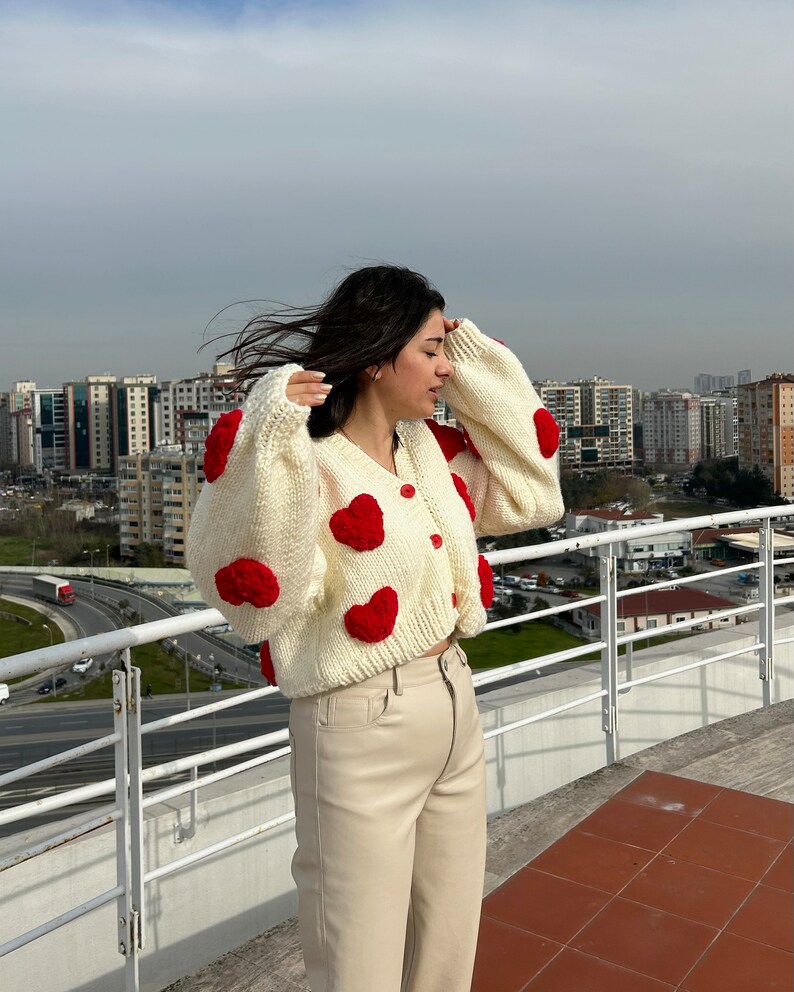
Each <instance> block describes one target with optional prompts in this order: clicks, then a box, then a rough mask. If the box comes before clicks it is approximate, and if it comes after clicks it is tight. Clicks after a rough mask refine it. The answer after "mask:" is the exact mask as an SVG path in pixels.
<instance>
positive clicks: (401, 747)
mask: <svg viewBox="0 0 794 992" xmlns="http://www.w3.org/2000/svg"><path fill="white" fill-rule="evenodd" d="M290 740H291V744H292V760H291V773H292V789H293V794H294V797H295V810H296V832H297V838H298V849H297V851H296V853H295V857H294V858H293V862H292V874H293V877H294V879H295V882H296V885H297V887H298V903H299V912H298V916H299V925H300V936H301V943H302V945H303V956H304V960H305V963H306V972H307V974H308V977H309V984H310V987H311V989H312V992H469V990H470V988H471V976H472V970H473V967H474V953H475V950H476V946H477V933H478V927H479V919H480V907H481V902H482V896H483V880H484V874H485V843H486V824H485V764H484V761H483V736H482V728H481V724H480V718H479V714H478V712H477V704H476V701H475V697H474V687H473V685H472V681H471V672H470V669H469V667H468V664H467V663H466V656H465V655H464V654H463V652H462V651H461V650H460V648H459V647H458V646H457V645H453V646H452V647H450V648H448V649H447V650H446V651H445V652H444V653H443V654H441V655H435V656H434V657H430V658H415V659H414V660H413V661H409V662H407V663H406V664H404V665H401V666H399V667H396V668H392V669H390V670H389V671H387V672H383V673H382V674H380V675H375V676H373V677H372V678H369V679H366V680H365V681H363V682H359V683H356V684H355V685H352V686H346V687H344V688H342V689H336V690H333V691H331V692H325V693H321V694H320V695H316V696H307V697H304V698H299V699H293V701H292V704H291V707H290Z"/></svg>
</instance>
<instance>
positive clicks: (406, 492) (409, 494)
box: [400, 482, 416, 499]
mask: <svg viewBox="0 0 794 992" xmlns="http://www.w3.org/2000/svg"><path fill="white" fill-rule="evenodd" d="M400 495H401V496H404V497H405V498H406V499H412V498H413V497H414V496H415V495H416V489H414V487H413V486H412V485H411V484H410V482H406V483H405V485H404V486H402V487H401V488H400Z"/></svg>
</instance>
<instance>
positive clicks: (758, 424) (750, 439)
mask: <svg viewBox="0 0 794 992" xmlns="http://www.w3.org/2000/svg"><path fill="white" fill-rule="evenodd" d="M738 414H739V452H738V453H739V468H744V469H752V468H753V467H755V466H756V465H757V466H758V467H759V468H760V469H761V471H762V472H763V473H764V474H765V475H766V476H767V478H768V479H769V480H770V482H771V483H772V485H773V487H774V490H775V492H776V493H779V494H780V495H781V496H786V497H789V498H790V497H794V373H791V372H787V373H774V374H772V375H769V376H767V378H766V379H761V380H759V381H758V382H751V383H749V384H748V385H743V386H740V387H739V389H738Z"/></svg>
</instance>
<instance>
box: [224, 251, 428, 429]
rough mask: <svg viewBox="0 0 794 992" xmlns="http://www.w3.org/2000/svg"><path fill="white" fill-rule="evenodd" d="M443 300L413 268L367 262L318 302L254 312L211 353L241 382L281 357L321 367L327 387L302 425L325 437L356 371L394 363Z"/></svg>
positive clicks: (346, 404)
mask: <svg viewBox="0 0 794 992" xmlns="http://www.w3.org/2000/svg"><path fill="white" fill-rule="evenodd" d="M444 307H445V302H444V297H443V296H442V295H441V294H440V293H439V292H438V290H437V289H436V288H435V286H433V285H432V283H430V282H429V280H427V279H426V278H425V277H424V276H422V275H420V274H419V273H418V272H413V271H412V270H411V269H407V268H405V267H403V266H400V265H371V266H367V267H365V268H362V269H358V270H357V271H355V272H351V273H350V275H348V276H346V277H345V278H344V279H343V280H342V282H340V283H339V285H338V286H337V287H336V289H334V290H333V292H332V293H331V294H330V296H328V298H327V299H326V300H324V301H323V302H322V303H320V304H319V306H316V307H306V308H298V307H282V308H280V309H278V310H273V311H271V312H269V313H264V314H261V315H259V316H257V317H254V318H253V319H252V320H250V321H249V322H248V323H247V324H246V325H245V327H244V328H243V329H242V330H241V331H240V332H239V333H238V334H237V335H236V339H235V342H234V344H233V345H232V347H231V348H229V349H227V350H226V351H224V352H221V354H219V355H218V356H217V358H218V359H224V358H227V359H231V360H232V361H233V362H234V366H235V370H236V383H237V385H238V387H240V388H243V389H244V388H245V387H246V386H248V385H250V384H252V383H253V382H254V381H255V380H256V379H258V378H259V377H260V376H262V375H263V374H264V373H266V372H268V371H269V370H270V369H273V368H277V367H279V366H281V365H285V364H287V363H289V362H296V363H297V364H298V365H302V366H303V368H305V369H311V370H313V371H318V372H325V382H327V383H330V384H331V385H332V386H333V387H334V388H333V390H332V391H331V393H330V395H329V397H328V399H327V400H326V402H325V403H323V404H322V406H318V407H312V409H311V413H310V414H309V425H308V426H309V434H310V435H311V436H312V437H327V436H328V435H330V434H333V432H334V431H335V430H337V429H338V428H339V427H342V426H344V424H345V423H346V422H347V420H348V419H349V418H350V415H351V414H352V412H353V408H354V406H355V403H356V390H357V379H358V376H359V374H360V373H361V372H362V371H363V370H364V369H366V368H369V366H371V365H375V366H377V367H378V368H381V367H382V366H384V365H385V364H386V363H387V362H392V363H394V361H395V359H396V358H397V355H398V354H399V353H400V351H402V349H403V348H404V347H405V346H406V345H407V344H408V342H409V341H410V340H411V338H412V337H413V336H414V335H415V334H416V332H417V331H418V330H419V328H420V327H421V326H422V324H423V323H424V322H425V321H426V320H427V318H428V317H429V316H430V313H431V312H432V311H433V310H442V311H443V309H444ZM213 340H218V339H217V338H216V339H213ZM207 343H208V344H209V343H211V342H207Z"/></svg>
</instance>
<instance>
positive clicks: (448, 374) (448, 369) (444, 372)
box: [436, 355, 455, 379]
mask: <svg viewBox="0 0 794 992" xmlns="http://www.w3.org/2000/svg"><path fill="white" fill-rule="evenodd" d="M454 374H455V368H454V366H453V364H452V362H451V361H450V360H449V359H448V358H447V356H446V355H445V356H444V357H443V358H442V359H441V361H440V362H439V364H438V365H437V366H436V375H437V376H438V377H439V379H450V378H452V376H453V375H454Z"/></svg>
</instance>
